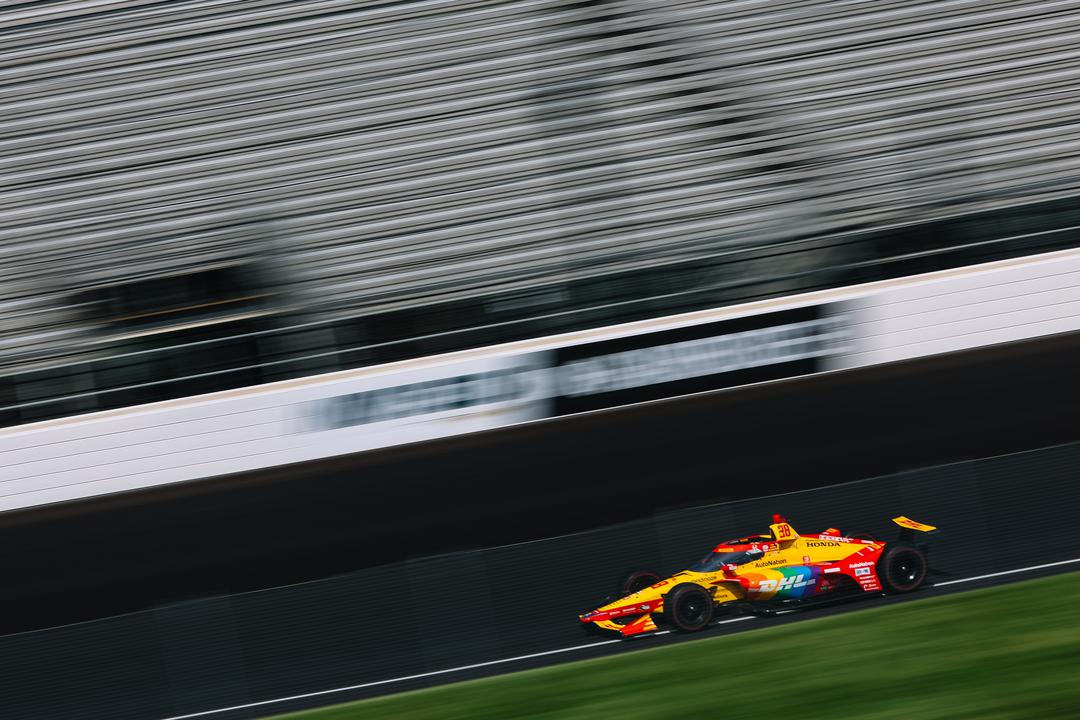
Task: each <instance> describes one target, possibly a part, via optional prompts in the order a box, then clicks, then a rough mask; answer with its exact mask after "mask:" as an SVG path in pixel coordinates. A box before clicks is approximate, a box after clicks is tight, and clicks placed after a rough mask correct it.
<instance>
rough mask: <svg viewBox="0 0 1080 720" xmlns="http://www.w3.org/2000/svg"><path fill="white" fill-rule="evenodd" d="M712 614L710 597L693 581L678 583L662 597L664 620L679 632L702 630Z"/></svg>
mask: <svg viewBox="0 0 1080 720" xmlns="http://www.w3.org/2000/svg"><path fill="white" fill-rule="evenodd" d="M712 616H713V600H712V597H711V596H710V595H709V593H708V592H707V591H706V590H705V588H703V587H701V586H700V585H697V584H695V583H679V584H678V585H676V586H675V587H673V588H672V589H671V590H670V592H668V594H667V595H666V596H665V597H664V621H665V622H667V624H668V625H670V626H671V627H672V628H674V629H675V630H678V631H680V632H697V631H698V630H702V629H704V628H705V627H706V626H707V625H708V624H709V621H710V620H712Z"/></svg>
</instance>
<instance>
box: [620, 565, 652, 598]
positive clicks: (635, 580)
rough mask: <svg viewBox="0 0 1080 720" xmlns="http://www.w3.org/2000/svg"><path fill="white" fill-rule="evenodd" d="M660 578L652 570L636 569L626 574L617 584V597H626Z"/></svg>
mask: <svg viewBox="0 0 1080 720" xmlns="http://www.w3.org/2000/svg"><path fill="white" fill-rule="evenodd" d="M660 580H661V578H660V576H659V575H657V574H656V573H654V572H649V571H648V570H638V571H636V572H632V573H630V574H629V575H627V576H626V579H625V580H623V581H622V584H621V585H619V597H626V596H627V595H632V594H633V593H636V592H641V591H642V590H644V589H645V588H647V587H649V586H650V585H655V584H656V583H658V582H660Z"/></svg>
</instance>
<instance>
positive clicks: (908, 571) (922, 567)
mask: <svg viewBox="0 0 1080 720" xmlns="http://www.w3.org/2000/svg"><path fill="white" fill-rule="evenodd" d="M877 571H878V579H879V580H881V586H882V587H883V588H885V592H887V593H908V592H911V591H912V590H917V589H918V588H919V586H920V585H922V584H923V582H925V581H926V556H925V555H923V554H922V553H921V552H919V551H918V549H916V548H913V547H911V546H910V545H894V544H891V543H890V544H889V545H887V546H886V547H885V552H884V553H882V555H881V558H880V559H879V560H878V564H877Z"/></svg>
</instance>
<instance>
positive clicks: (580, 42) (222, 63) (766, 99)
mask: <svg viewBox="0 0 1080 720" xmlns="http://www.w3.org/2000/svg"><path fill="white" fill-rule="evenodd" d="M1078 28H1080V7H1077V4H1076V3H1075V2H1071V1H1069V2H1062V1H1053V2H1022V3H1021V2H1015V1H1011V2H995V1H991V0H943V1H935V2H922V3H920V2H910V1H909V2H895V1H892V0H880V1H879V2H875V3H863V2H850V1H842V0H828V1H824V0H799V1H798V2H786V1H783V0H731V1H729V2H704V1H692V0H691V1H685V2H678V1H677V0H672V1H671V2H663V3H661V2H646V1H645V0H611V1H604V0H595V1H592V2H585V1H583V2H559V1H557V0H519V1H510V2H473V1H469V0H416V1H414V2H366V3H360V2H355V1H353V2H342V1H336V0H319V1H317V2H302V1H296V0H293V1H289V2H281V1H271V0H250V1H249V2H243V3H236V2H228V1H226V0H176V1H175V2H168V3H161V2H157V1H153V2H151V1H149V0H135V1H129V2H122V3H119V2H108V1H106V0H93V1H90V2H86V1H83V2H70V1H64V2H48V3H19V4H16V5H10V6H8V8H7V9H3V10H0V38H2V40H0V43H2V44H0V47H2V48H3V50H2V52H0V89H2V92H3V98H4V103H3V109H2V111H0V114H2V118H3V122H2V123H0V154H2V157H3V162H2V164H0V228H2V230H3V233H2V238H3V240H2V245H0V253H2V262H3V268H4V272H3V274H2V275H0V312H2V317H3V323H2V325H0V372H2V373H3V376H2V377H0V422H2V424H7V425H11V424H17V423H21V422H28V421H33V420H39V419H45V418H50V417H57V416H62V415H67V414H73V413H80V412H88V411H93V410H99V409H105V408H111V407H118V406H123V405H129V404H135V403H142V402H147V401H151V400H161V399H167V398H171V397H179V396H185V395H191V394H196V393H201V392H209V391H214V390H220V389H226V388H231V387H238V386H242V385H250V384H255V383H260V382H267V381H272V380H278V379H283V378H288V377H294V376H297V375H304V374H310V373H315V372H324V371H331V370H336V369H341V368H347V367H354V366H359V365H365V364H370V363H375V362H385V361H388V360H395V359H400V358H403V357H410V356H416V355H426V354H432V353H436V352H442V351H447V350H453V349H459V348H462V347H470V346H477V345H485V344H491V343H494V342H501V341H506V340H511V339H517V338H521V337H529V336H535V335H540V334H545V333H551V332H558V331H563V330H569V329H575V328H583V327H591V326H597V325H603V324H609V323H612V322H619V321H624V320H630V319H636V318H640V317H647V316H654V315H659V314H664V313H672V312H679V311H684V310H690V309H695V308H700V307H708V306H716V305H722V304H725V303H733V302H737V301H740V300H746V299H753V298H761V297H768V296H773V295H780V294H790V293H793V292H798V291H802V290H810V289H815V288H821V287H828V286H836V285H843V284H848V283H853V282H860V281H866V280H874V279H880V278H884V277H892V276H898V275H904V274H909V273H912V272H919V271H924V270H931V269H938V268H944V267H950V266H957V265H963V264H968V263H972V262H978V261H981V260H987V259H994V258H1000V257H1009V256H1013V255H1020V254H1027V253H1030V252H1035V251H1038V250H1043V249H1051V248H1059V247H1067V246H1073V245H1076V244H1078V243H1077V239H1078V237H1080V236H1078V234H1077V230H1078V227H1080V199H1078V196H1077V192H1078V191H1077V180H1078V177H1080V143H1078V142H1077V140H1078V139H1080V122H1078V121H1077V118H1078V117H1080V101H1078V100H1077V99H1076V93H1075V91H1076V88H1077V83H1078V79H1080V29H1078Z"/></svg>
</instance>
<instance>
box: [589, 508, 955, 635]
mask: <svg viewBox="0 0 1080 720" xmlns="http://www.w3.org/2000/svg"><path fill="white" fill-rule="evenodd" d="M893 522H895V523H896V524H897V525H899V526H900V527H901V528H902V530H901V532H900V539H899V541H898V542H892V541H890V542H886V541H884V540H875V539H873V538H870V537H867V536H865V535H861V534H856V535H854V536H853V537H845V536H843V535H841V534H840V531H839V530H837V529H836V528H829V529H828V530H825V531H824V532H821V533H817V534H813V535H800V534H799V533H797V532H796V531H795V529H794V528H793V527H792V526H791V525H790V524H789V523H788V521H787V520H785V519H784V518H783V517H781V516H779V515H774V516H773V523H772V525H770V526H769V533H768V534H766V535H751V536H748V537H742V538H736V539H734V540H728V541H727V542H723V543H720V544H719V545H717V546H716V547H715V548H713V550H712V552H710V553H709V554H708V555H706V556H705V557H703V558H702V559H701V560H700V561H698V562H697V563H695V564H694V565H691V566H690V567H689V568H687V569H686V570H683V571H682V572H678V573H675V574H674V575H672V576H671V577H669V578H667V579H661V578H660V576H659V575H657V574H655V573H651V572H635V573H633V574H631V575H630V576H629V577H628V578H627V579H626V580H625V581H624V582H623V584H622V586H621V587H620V589H619V590H620V596H621V597H620V598H619V599H618V600H615V601H614V602H609V603H607V604H605V605H603V606H601V607H599V608H597V609H595V610H591V611H589V612H587V613H584V614H583V615H581V616H580V619H581V622H583V623H588V624H589V625H590V626H591V627H596V628H601V629H604V630H611V631H615V632H618V633H620V634H622V635H624V636H631V635H638V634H641V633H647V632H651V631H654V630H656V629H657V626H658V623H659V624H663V625H667V626H669V627H671V628H672V629H674V630H679V631H682V632H694V631H696V630H701V629H703V628H705V627H706V626H708V624H709V623H710V621H711V620H712V617H713V614H714V611H715V610H716V609H717V608H719V607H721V606H723V607H724V609H730V610H736V609H750V610H766V611H767V610H775V609H779V608H782V607H789V606H791V605H797V604H804V603H808V602H820V601H824V600H829V599H836V598H837V597H839V596H841V595H845V594H856V593H882V592H885V593H906V592H911V591H912V590H915V589H917V588H918V587H919V586H920V585H922V584H923V581H924V580H925V579H926V571H927V565H926V551H925V546H917V545H915V544H914V542H913V540H914V537H915V535H914V533H915V532H916V531H917V532H922V533H930V532H933V531H935V530H937V528H935V527H934V526H932V525H924V524H922V523H919V522H915V521H914V520H910V519H908V518H906V517H903V516H901V517H897V518H893Z"/></svg>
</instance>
